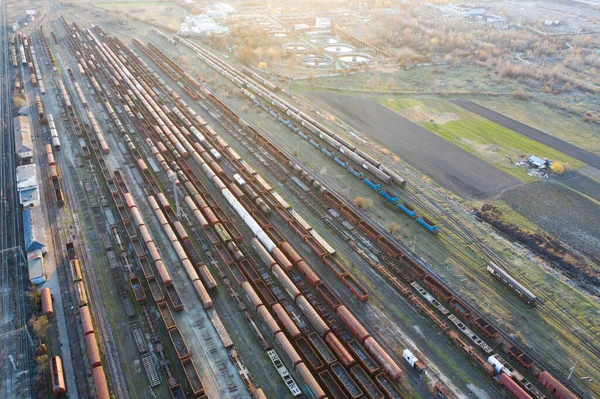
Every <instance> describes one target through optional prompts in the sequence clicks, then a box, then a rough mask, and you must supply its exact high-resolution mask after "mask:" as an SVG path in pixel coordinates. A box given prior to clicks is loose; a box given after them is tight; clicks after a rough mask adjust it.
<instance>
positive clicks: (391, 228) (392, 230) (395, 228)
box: [387, 222, 400, 234]
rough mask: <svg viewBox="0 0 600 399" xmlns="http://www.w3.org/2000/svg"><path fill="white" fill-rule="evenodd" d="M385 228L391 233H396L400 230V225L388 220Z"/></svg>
mask: <svg viewBox="0 0 600 399" xmlns="http://www.w3.org/2000/svg"><path fill="white" fill-rule="evenodd" d="M387 230H388V231H389V232H390V233H392V234H394V233H397V232H398V231H399V230H400V225H399V224H398V223H396V222H390V223H388V225H387Z"/></svg>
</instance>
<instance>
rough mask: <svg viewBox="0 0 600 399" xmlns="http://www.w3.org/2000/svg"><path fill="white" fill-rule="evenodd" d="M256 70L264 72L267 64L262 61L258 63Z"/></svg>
mask: <svg viewBox="0 0 600 399" xmlns="http://www.w3.org/2000/svg"><path fill="white" fill-rule="evenodd" d="M258 69H260V70H261V71H264V70H266V69H267V63H266V62H264V61H261V62H259V63H258Z"/></svg>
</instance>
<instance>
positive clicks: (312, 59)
mask: <svg viewBox="0 0 600 399" xmlns="http://www.w3.org/2000/svg"><path fill="white" fill-rule="evenodd" d="M332 63H333V60H332V59H331V58H329V57H323V56H319V55H309V56H307V57H304V58H302V64H303V65H304V66H307V67H311V68H319V67H328V66H330V65H331V64H332Z"/></svg>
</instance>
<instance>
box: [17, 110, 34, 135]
mask: <svg viewBox="0 0 600 399" xmlns="http://www.w3.org/2000/svg"><path fill="white" fill-rule="evenodd" d="M14 125H15V134H19V133H29V134H31V128H30V125H29V117H28V116H27V115H19V116H16V117H15V119H14Z"/></svg>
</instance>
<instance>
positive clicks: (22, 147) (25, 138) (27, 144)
mask: <svg viewBox="0 0 600 399" xmlns="http://www.w3.org/2000/svg"><path fill="white" fill-rule="evenodd" d="M15 151H16V153H17V154H22V153H24V152H32V151H33V143H32V142H31V134H29V132H20V133H17V135H16V136H15Z"/></svg>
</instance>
